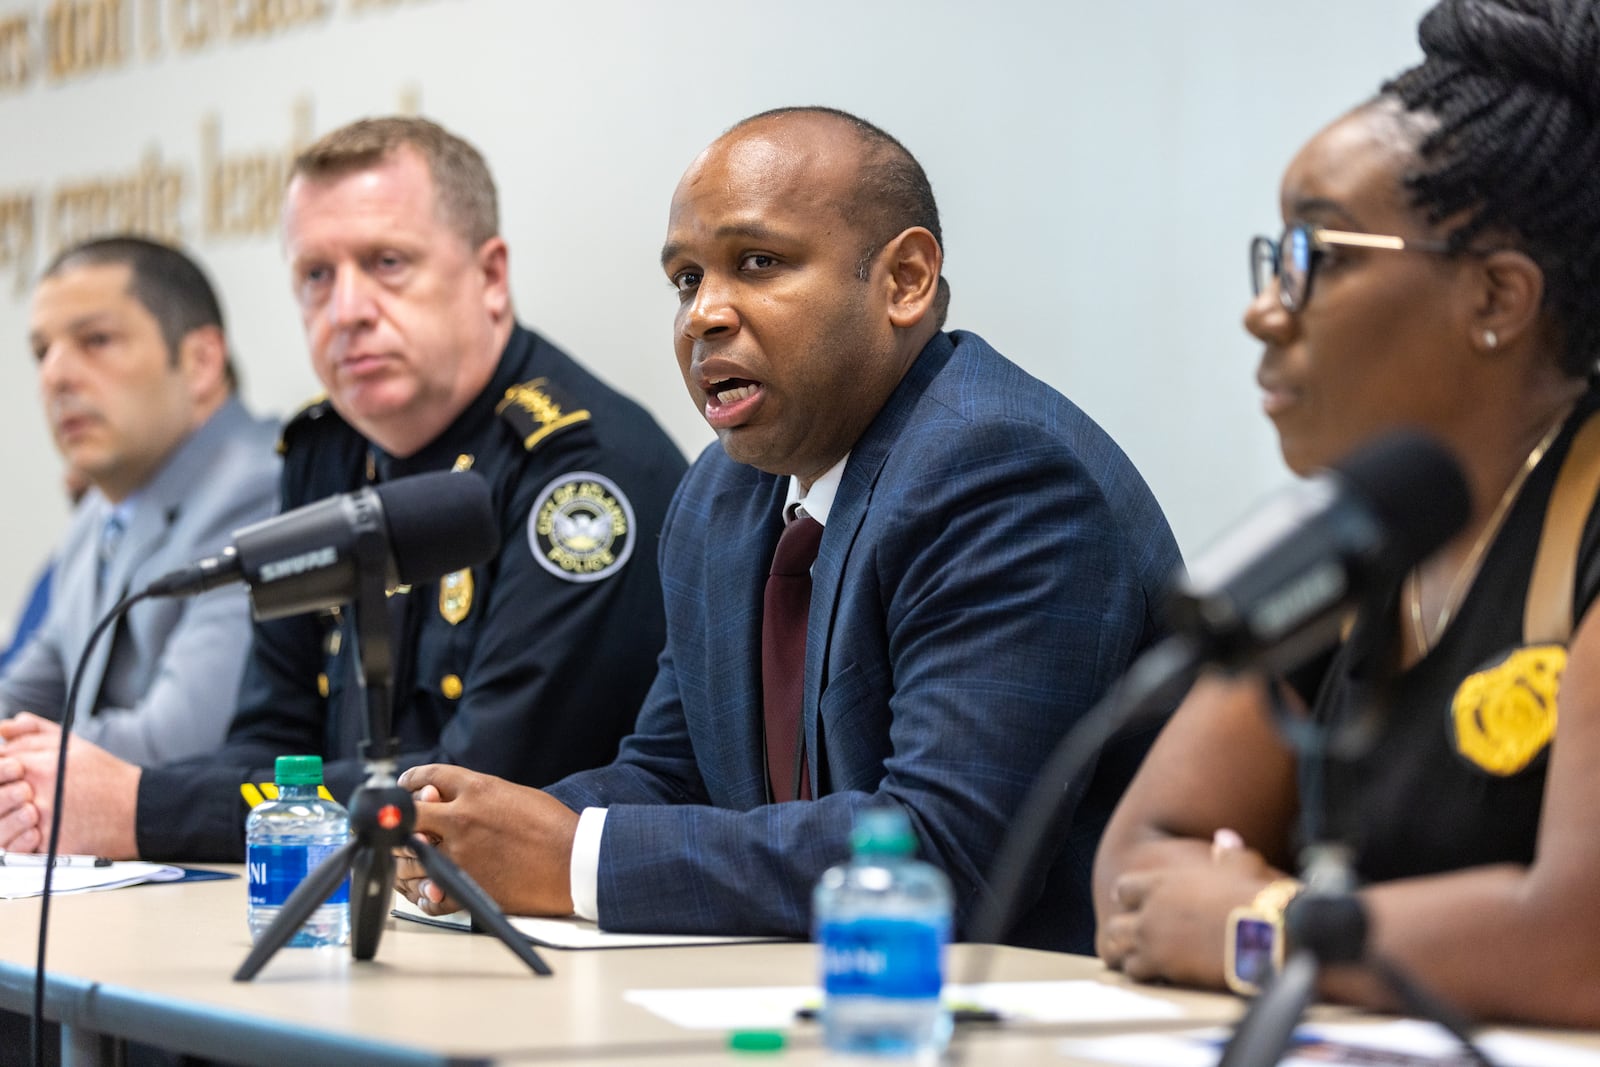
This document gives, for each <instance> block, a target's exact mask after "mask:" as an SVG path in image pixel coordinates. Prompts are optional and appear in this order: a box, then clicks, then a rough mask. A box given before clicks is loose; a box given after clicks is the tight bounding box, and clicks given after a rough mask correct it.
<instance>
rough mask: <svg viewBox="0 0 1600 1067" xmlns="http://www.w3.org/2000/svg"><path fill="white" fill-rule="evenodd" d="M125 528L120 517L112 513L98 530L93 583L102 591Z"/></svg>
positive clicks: (125, 525)
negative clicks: (98, 539)
mask: <svg viewBox="0 0 1600 1067" xmlns="http://www.w3.org/2000/svg"><path fill="white" fill-rule="evenodd" d="M127 528H128V527H127V524H126V523H124V522H123V521H122V516H121V515H119V514H117V513H116V512H114V511H113V512H112V513H111V515H110V517H109V518H107V519H106V524H105V525H104V526H102V527H101V528H100V550H99V553H98V555H97V557H96V567H95V581H96V582H97V583H98V588H100V589H102V590H103V589H105V586H106V575H107V574H108V573H109V572H110V570H111V561H112V560H113V559H115V558H116V556H117V548H118V546H120V545H121V544H122V535H123V533H124V532H125V531H126V530H127Z"/></svg>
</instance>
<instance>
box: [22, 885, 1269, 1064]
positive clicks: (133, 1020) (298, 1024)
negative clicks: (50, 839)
mask: <svg viewBox="0 0 1600 1067" xmlns="http://www.w3.org/2000/svg"><path fill="white" fill-rule="evenodd" d="M232 870H235V871H237V868H233V869H232ZM38 914H39V906H38V902H37V901H36V900H12V901H0V1007H6V1008H10V1009H12V1010H23V1009H25V1008H26V1007H27V1006H28V1004H29V1001H30V998H31V990H32V976H33V972H32V967H33V960H34V956H35V952H36V947H35V946H36V936H37V929H38ZM249 947H250V938H249V932H248V930H247V928H246V924H245V883H244V880H243V879H242V878H234V879H229V880H226V881H207V882H183V883H176V884H166V885H141V886H133V887H129V888H125V889H118V890H112V891H108V892H101V893H93V894H86V895H77V896H64V897H58V898H56V899H55V900H54V901H53V902H52V906H51V932H50V940H49V973H50V978H49V980H48V981H47V983H46V991H47V999H48V1002H49V1007H48V1008H47V1013H48V1014H50V1015H51V1016H52V1017H54V1018H57V1019H60V1020H62V1021H63V1022H66V1023H67V1024H69V1025H71V1026H75V1027H78V1028H81V1029H84V1030H88V1031H93V1032H99V1033H106V1034H110V1035H113V1036H117V1037H125V1038H130V1039H133V1040H138V1041H147V1042H154V1043H159V1044H162V1045H165V1046H167V1047H171V1048H175V1049H178V1050H181V1051H187V1052H193V1053H200V1054H206V1055H212V1056H217V1055H225V1056H227V1057H228V1058H230V1059H236V1060H239V1061H240V1062H246V1063H256V1062H259V1063H263V1064H273V1065H275V1067H276V1065H280V1064H283V1063H286V1062H295V1063H296V1067H303V1065H305V1064H309V1063H315V1062H325V1061H326V1062H335V1061H338V1060H339V1059H340V1058H341V1057H345V1058H344V1060H343V1062H363V1063H366V1062H394V1063H440V1062H458V1063H459V1062H500V1061H504V1062H517V1063H521V1062H528V1063H533V1062H564V1061H567V1060H572V1059H586V1058H595V1057H611V1058H612V1059H613V1060H615V1062H617V1063H623V1062H635V1061H636V1060H637V1059H638V1058H640V1057H642V1058H643V1059H649V1058H651V1057H659V1056H663V1055H666V1054H669V1053H675V1054H676V1055H677V1057H679V1058H680V1062H690V1061H692V1060H693V1059H694V1057H695V1056H701V1057H705V1056H709V1055H713V1054H716V1055H720V1054H721V1053H722V1052H723V1050H725V1049H726V1046H727V1039H728V1034H727V1033H726V1032H724V1031H719V1030H693V1029H686V1028H682V1027H680V1026H678V1025H676V1024H675V1023H673V1022H669V1021H668V1020H666V1019H664V1018H662V1017H660V1016H658V1015H656V1014H655V1013H653V1012H651V1011H649V1010H647V1009H645V1008H642V1007H639V1006H637V1005H635V1004H632V1003H629V1002H628V1001H627V1000H625V999H624V994H625V993H626V992H627V991H629V990H640V989H674V988H692V989H698V988H738V987H751V986H757V987H769V986H792V985H814V984H815V982H816V967H817V958H816V949H815V947H814V946H812V945H809V944H806V943H774V944H744V945H717V946H695V947H677V948H644V949H604V950H582V951H562V950H555V949H543V950H541V951H542V953H543V954H544V956H545V958H546V959H547V960H548V961H549V963H550V964H551V966H552V967H553V968H554V970H555V975H554V977H550V978H539V977H535V976H533V975H531V974H530V973H529V972H528V971H527V970H525V969H524V967H523V966H522V964H521V963H520V962H518V961H517V959H516V958H515V957H513V956H512V955H511V954H510V953H509V952H507V951H506V949H505V948H504V946H502V945H500V944H499V943H498V942H497V941H495V940H494V939H493V938H490V937H486V936H481V935H472V934H467V933H462V932H459V931H451V930H436V929H432V928H429V927H425V926H421V925H418V924H415V923H409V922H404V921H400V920H394V919H391V920H390V924H389V926H388V928H387V929H386V931H385V933H384V935H383V939H382V942H381V944H380V945H379V949H378V953H377V958H376V959H375V960H371V961H368V962H364V963H358V962H355V961H354V960H352V959H351V958H350V956H349V954H348V952H346V951H343V950H336V949H284V950H282V951H280V952H279V953H278V954H277V955H276V956H275V957H274V958H273V959H272V960H271V962H269V963H268V964H267V966H266V967H265V968H264V969H263V970H262V972H261V974H260V975H259V976H258V977H257V978H256V979H255V981H253V982H249V983H238V982H234V981H232V980H231V976H232V974H233V971H234V970H235V968H236V967H237V966H238V964H239V963H240V961H241V960H243V958H244V956H245V954H246V953H247V952H248V950H249ZM973 951H975V949H974V948H973V947H971V946H955V947H954V948H953V949H952V953H951V959H950V972H951V973H950V977H951V979H952V980H957V981H960V980H963V979H965V978H966V977H967V976H968V975H969V974H970V968H971V966H972V960H971V953H972V952H973ZM988 977H989V978H990V979H993V980H997V981H1001V980H1004V981H1022V980H1061V979H1085V978H1093V979H1104V980H1106V981H1110V982H1113V983H1119V984H1125V983H1123V980H1122V979H1121V978H1120V977H1119V976H1116V975H1107V974H1106V973H1105V971H1104V969H1103V968H1102V967H1101V965H1100V964H1099V962H1098V961H1096V960H1094V959H1091V958H1086V957H1078V956H1070V955H1063V954H1059V953H1048V952H1035V951H1029V950H1023V949H1011V948H1004V949H999V950H995V951H994V953H993V956H992V959H991V960H990V961H989V967H988ZM1140 989H1141V991H1142V992H1150V991H1151V990H1150V988H1149V987H1140ZM1157 995H1159V996H1161V997H1162V998H1164V999H1167V1000H1170V1001H1171V1002H1173V1003H1175V1004H1177V1005H1179V1006H1180V1008H1181V1009H1182V1011H1183V1014H1184V1018H1186V1019H1189V1020H1192V1021H1194V1022H1197V1023H1204V1022H1219V1021H1226V1020H1229V1019H1231V1018H1233V1017H1234V1016H1235V1015H1237V1013H1238V1011H1239V1010H1240V1005H1239V1002H1238V1001H1236V1000H1234V999H1233V998H1231V997H1223V996H1214V995H1209V994H1198V993H1184V992H1178V991H1158V994H1157ZM1167 1025H1171V1024H1170V1023H1169V1024H1167ZM1103 1029H1104V1025H1103V1024H1102V1025H1099V1026H1097V1025H1095V1024H1092V1023H1091V1024H1078V1025H1076V1026H1069V1027H1063V1025H1062V1024H1056V1025H1055V1027H1054V1030H1055V1031H1061V1032H1095V1031H1097V1030H1103ZM788 1036H789V1038H790V1047H791V1052H790V1053H789V1055H790V1056H792V1055H796V1054H799V1053H801V1052H803V1050H804V1049H805V1048H806V1047H807V1046H811V1047H814V1046H815V1044H816V1041H817V1035H816V1026H815V1024H814V1023H806V1022H801V1023H796V1024H794V1025H793V1027H792V1028H791V1029H790V1033H789V1035H788ZM1004 1036H1005V1035H1003V1034H997V1033H989V1034H985V1035H983V1036H982V1040H983V1041H985V1042H991V1041H1001V1040H1002V1039H1003V1038H1004ZM975 1040H977V1038H975ZM997 1048H998V1045H997ZM358 1053H359V1059H349V1058H348V1057H350V1056H355V1055H357V1054H358ZM286 1057H290V1059H286ZM630 1057H631V1058H632V1059H630Z"/></svg>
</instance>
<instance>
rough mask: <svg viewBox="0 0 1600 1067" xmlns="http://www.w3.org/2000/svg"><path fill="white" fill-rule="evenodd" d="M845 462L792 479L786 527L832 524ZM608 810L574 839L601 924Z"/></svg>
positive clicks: (579, 905) (575, 897)
mask: <svg viewBox="0 0 1600 1067" xmlns="http://www.w3.org/2000/svg"><path fill="white" fill-rule="evenodd" d="M849 460H850V456H849V455H848V454H847V455H846V456H845V457H844V459H841V460H840V461H839V462H838V463H835V464H834V465H833V466H831V467H829V468H828V470H827V472H826V473H825V474H823V475H822V477H820V478H818V479H817V480H816V481H814V482H812V483H811V489H810V491H809V492H803V491H802V490H801V488H800V479H798V478H794V477H791V478H790V479H789V495H788V498H787V499H786V500H785V501H784V504H783V521H784V523H785V525H787V524H788V522H789V521H790V520H791V519H793V518H794V517H795V515H796V513H801V514H805V515H808V516H810V517H811V518H813V519H816V520H817V522H818V523H820V524H822V525H823V526H827V525H828V512H830V511H832V510H833V498H834V497H835V496H836V495H837V494H838V492H839V483H840V482H841V481H843V480H844V465H845V464H846V463H847V462H849ZM605 826H606V809H605V808H584V809H583V814H581V815H579V816H578V830H577V834H576V835H575V836H574V837H573V839H572V867H571V871H572V874H571V877H572V910H573V911H574V912H575V913H576V914H577V915H578V916H580V917H581V918H584V919H589V920H592V921H594V922H599V921H600V837H601V835H602V834H603V833H604V832H605Z"/></svg>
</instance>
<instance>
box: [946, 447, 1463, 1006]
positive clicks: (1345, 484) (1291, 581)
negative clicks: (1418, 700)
mask: <svg viewBox="0 0 1600 1067" xmlns="http://www.w3.org/2000/svg"><path fill="white" fill-rule="evenodd" d="M1468 511H1469V494H1468V491H1467V484H1466V480H1465V479H1464V478H1463V477H1462V475H1461V469H1460V467H1458V466H1457V464H1456V461H1455V460H1454V458H1452V457H1451V455H1450V453H1449V452H1448V451H1446V450H1445V449H1444V447H1443V446H1441V445H1439V444H1438V443H1437V442H1435V441H1434V440H1433V439H1432V438H1430V437H1427V436H1425V435H1423V434H1421V433H1418V432H1415V431H1410V430H1404V431H1397V432H1395V433H1391V434H1387V435H1385V436H1384V437H1381V438H1379V439H1378V440H1376V441H1374V442H1372V443H1371V444H1369V445H1366V446H1364V447H1362V448H1360V449H1358V450H1357V451H1355V452H1353V453H1352V454H1351V455H1350V456H1349V457H1348V458H1346V459H1345V460H1343V461H1342V462H1340V463H1338V464H1337V465H1335V466H1334V468H1333V469H1332V470H1329V471H1326V472H1322V473H1319V474H1317V475H1315V476H1313V477H1312V478H1310V479H1309V480H1307V481H1305V482H1303V483H1300V484H1298V485H1295V486H1292V487H1290V488H1289V489H1288V490H1287V491H1285V492H1283V493H1281V494H1278V495H1276V496H1274V497H1273V498H1272V499H1271V501H1270V502H1269V503H1268V505H1267V506H1266V507H1265V508H1263V509H1261V510H1259V511H1258V512H1257V513H1256V514H1255V515H1254V516H1252V517H1251V518H1250V519H1249V520H1247V521H1246V522H1245V523H1244V524H1243V525H1242V526H1241V527H1239V528H1238V529H1237V530H1235V531H1234V532H1233V533H1232V534H1230V535H1229V536H1227V537H1226V538H1224V540H1223V541H1222V542H1221V543H1220V544H1219V545H1218V546H1217V547H1216V548H1215V549H1213V550H1211V551H1210V552H1208V553H1206V555H1205V556H1204V558H1203V559H1202V560H1201V561H1200V562H1199V563H1197V564H1196V565H1195V566H1194V567H1193V568H1191V570H1190V572H1189V574H1188V575H1187V576H1180V577H1179V578H1178V579H1177V580H1176V582H1175V583H1174V586H1173V589H1172V590H1171V591H1170V592H1169V593H1168V600H1167V604H1166V610H1167V613H1168V616H1169V618H1170V620H1171V622H1172V624H1173V630H1174V631H1175V632H1174V633H1173V635H1172V636H1170V637H1168V638H1166V639H1165V640H1164V641H1161V642H1160V643H1159V644H1156V645H1155V646H1153V647H1151V648H1149V649H1146V650H1145V652H1144V653H1143V654H1142V655H1141V656H1140V657H1139V658H1138V659H1137V660H1135V661H1134V662H1133V665H1132V666H1130V667H1129V668H1128V671H1127V673H1126V674H1125V675H1124V676H1123V678H1122V680H1121V681H1120V682H1119V683H1118V684H1117V685H1115V686H1113V687H1112V688H1111V689H1110V691H1108V692H1107V693H1106V695H1105V696H1103V697H1102V698H1101V699H1100V701H1099V702H1098V703H1097V704H1095V706H1094V707H1093V708H1091V709H1089V711H1087V712H1086V713H1085V714H1084V715H1083V716H1082V718H1080V719H1079V720H1078V721H1077V722H1076V723H1075V724H1074V725H1073V727H1072V728H1071V729H1070V730H1068V731H1067V733H1066V736H1064V737H1063V738H1062V739H1061V741H1060V743H1059V744H1058V745H1057V746H1056V748H1055V750H1054V751H1053V752H1051V753H1050V755H1049V757H1048V758H1047V759H1046V760H1045V762H1044V765H1043V766H1042V768H1041V769H1040V771H1039V775H1038V777H1037V779H1036V780H1035V781H1034V784H1033V787H1032V788H1031V789H1030V790H1029V791H1028V795H1027V797H1025V798H1024V799H1023V801H1022V805H1021V806H1020V807H1019V808H1018V809H1017V814H1016V816H1015V818H1013V819H1012V820H1011V825H1010V829H1009V830H1007V832H1006V836H1005V839H1004V840H1003V841H1002V842H1001V843H1000V847H999V850H998V851H997V853H996V855H995V861H994V863H993V865H992V866H991V867H990V869H989V877H988V884H989V894H988V896H987V898H986V899H985V900H984V901H983V902H982V904H981V905H980V906H979V908H978V910H977V913H976V914H975V916H974V918H973V921H972V924H971V927H970V928H969V929H968V930H967V931H966V932H965V935H964V936H965V939H966V940H968V941H973V942H978V943H993V944H997V943H999V942H1001V941H1003V940H1004V939H1005V937H1006V936H1007V934H1009V933H1010V932H1011V929H1012V927H1013V925H1014V924H1015V923H1016V920H1017V917H1018V915H1019V914H1020V913H1021V906H1022V901H1023V894H1024V892H1025V891H1026V889H1027V888H1028V887H1029V886H1034V885H1037V884H1038V883H1039V882H1040V880H1041V879H1042V873H1041V872H1040V871H1038V870H1037V868H1038V867H1039V866H1040V863H1041V853H1042V852H1043V850H1044V848H1045V846H1046V845H1047V844H1049V843H1050V842H1052V841H1055V840H1058V838H1057V835H1056V833H1055V831H1056V829H1058V820H1060V819H1061V817H1062V815H1063V813H1064V810H1065V808H1066V806H1067V805H1068V804H1069V803H1075V802H1076V801H1077V800H1078V799H1079V797H1080V796H1081V792H1080V791H1079V790H1076V789H1073V788H1071V786H1072V784H1073V783H1075V782H1077V781H1078V780H1079V778H1080V777H1081V776H1082V775H1084V774H1085V773H1087V771H1088V769H1089V768H1092V767H1093V766H1094V761H1095V760H1096V759H1098V758H1099V756H1100V753H1101V751H1102V750H1103V749H1104V748H1105V747H1106V745H1108V744H1109V743H1110V742H1112V741H1113V740H1115V739H1117V738H1119V737H1122V736H1126V735H1127V734H1128V733H1131V732H1132V731H1133V730H1135V729H1138V728H1141V727H1143V726H1145V725H1147V724H1150V723H1153V722H1155V721H1157V720H1158V719H1159V718H1160V717H1163V716H1165V715H1167V714H1169V713H1170V712H1171V711H1172V709H1173V707H1174V706H1175V705H1176V704H1177V702H1178V701H1179V700H1180V699H1182V697H1183V696H1184V694H1185V693H1187V692H1188V691H1189V688H1190V686H1191V685H1193V683H1194V680H1195V678H1196V677H1197V676H1198V674H1199V672H1200V670H1201V668H1202V667H1204V666H1205V665H1206V664H1215V665H1217V666H1221V667H1224V668H1226V669H1242V668H1246V667H1256V668H1258V669H1261V670H1264V671H1268V672H1274V673H1282V672H1286V671H1290V670H1293V669H1294V668H1296V667H1299V666H1300V665H1301V664H1302V663H1303V662H1304V661H1305V660H1306V659H1308V658H1309V657H1311V656H1312V655H1315V654H1316V653H1317V652H1319V651H1321V650H1322V649H1323V648H1325V647H1328V646H1329V645H1330V644H1331V643H1332V642H1333V641H1334V640H1335V639H1336V638H1337V636H1338V628H1339V626H1340V624H1341V622H1342V621H1343V615H1344V611H1345V609H1346V608H1348V607H1351V606H1354V605H1357V604H1359V603H1361V600H1362V598H1363V597H1368V596H1371V595H1373V594H1374V592H1378V593H1382V592H1383V591H1384V590H1386V589H1389V588H1392V586H1393V580H1394V579H1395V578H1397V577H1399V575H1401V574H1402V573H1404V571H1405V570H1406V568H1408V567H1411V566H1414V565H1415V564H1416V563H1417V562H1419V561H1420V560H1421V559H1423V558H1424V557H1425V556H1427V555H1428V554H1429V553H1431V552H1432V551H1433V550H1434V549H1436V548H1438V547H1439V546H1440V545H1442V544H1444V542H1445V541H1447V540H1448V539H1449V538H1450V536H1451V535H1452V534H1454V533H1455V532H1456V531H1457V530H1459V529H1460V528H1461V527H1462V526H1464V525H1465V524H1466V521H1467V513H1468ZM986 967H987V961H986V959H985V958H984V955H983V954H982V953H979V954H978V955H976V956H975V957H974V958H973V961H972V965H971V972H970V973H969V975H968V977H967V981H968V982H973V983H975V982H980V981H982V980H983V979H984V970H985V969H986Z"/></svg>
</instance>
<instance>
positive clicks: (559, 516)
mask: <svg viewBox="0 0 1600 1067" xmlns="http://www.w3.org/2000/svg"><path fill="white" fill-rule="evenodd" d="M528 547H529V548H530V549H531V550H532V552H533V558H534V559H536V560H538V561H539V566H541V567H543V568H544V569H545V570H547V571H549V572H550V573H551V574H553V575H555V576H556V577H557V578H560V579H562V580H564V581H568V582H598V581H599V580H600V579H602V578H605V577H606V576H608V575H610V574H613V573H615V572H616V571H618V570H620V569H621V567H622V565H623V564H624V563H627V562H628V557H630V556H632V555H633V505H632V504H630V503H628V498H627V497H626V496H624V495H623V492H622V490H621V489H619V488H618V487H617V483H615V482H613V481H612V480H611V479H610V478H607V477H605V476H604V475H600V474H595V473H594V472H593V471H573V472H571V473H569V474H563V475H561V476H560V477H558V478H556V479H555V480H554V481H552V482H551V483H550V484H549V485H547V486H545V487H544V488H543V489H542V490H540V492H539V495H538V497H536V498H535V499H534V502H533V507H532V509H531V510H530V511H529V512H528Z"/></svg>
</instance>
